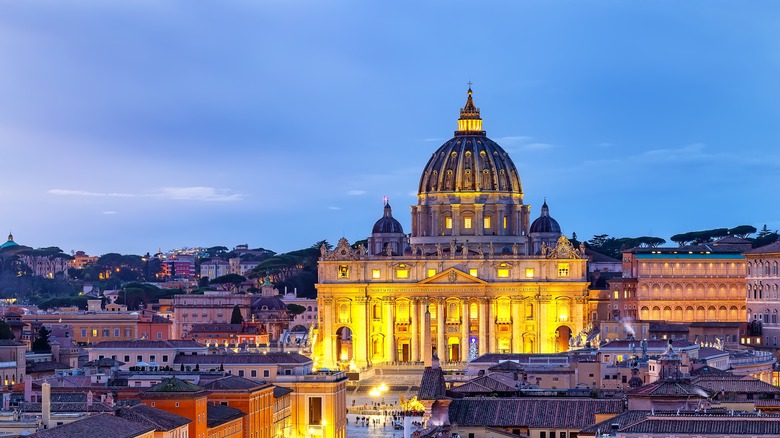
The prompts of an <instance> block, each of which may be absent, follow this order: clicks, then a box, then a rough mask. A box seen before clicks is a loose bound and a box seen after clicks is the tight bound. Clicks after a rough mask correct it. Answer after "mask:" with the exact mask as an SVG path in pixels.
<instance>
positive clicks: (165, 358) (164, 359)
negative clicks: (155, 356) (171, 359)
mask: <svg viewBox="0 0 780 438" xmlns="http://www.w3.org/2000/svg"><path fill="white" fill-rule="evenodd" d="M162 361H163V363H168V355H167V354H163V358H162Z"/></svg>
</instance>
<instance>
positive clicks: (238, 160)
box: [0, 0, 780, 255]
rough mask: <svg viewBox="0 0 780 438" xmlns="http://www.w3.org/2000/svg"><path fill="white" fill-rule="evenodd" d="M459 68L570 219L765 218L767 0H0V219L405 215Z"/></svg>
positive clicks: (59, 226) (777, 205)
mask: <svg viewBox="0 0 780 438" xmlns="http://www.w3.org/2000/svg"><path fill="white" fill-rule="evenodd" d="M469 81H472V82H473V90H474V101H475V103H476V105H477V106H478V107H480V109H481V111H482V118H483V121H484V122H483V127H484V129H485V130H486V131H487V135H488V136H489V137H490V138H492V139H493V140H495V141H496V142H498V143H499V144H500V145H501V146H502V147H503V148H504V149H505V150H506V151H507V152H508V153H509V154H510V157H511V158H512V160H513V161H514V163H515V165H516V166H517V168H518V171H519V172H520V178H521V181H522V184H523V189H524V192H525V198H524V202H525V203H527V204H530V205H531V208H532V218H533V217H536V216H538V215H539V212H540V206H541V204H542V201H543V199H544V198H545V197H546V198H547V201H548V204H549V206H550V214H551V216H553V217H554V218H555V219H556V220H558V222H559V223H560V224H561V227H562V229H563V232H564V233H565V234H567V235H571V233H573V232H576V233H577V236H578V237H579V238H580V239H581V240H582V239H588V238H591V237H592V236H593V235H595V234H609V235H611V236H616V237H636V236H643V235H652V236H658V237H663V238H665V239H667V240H668V239H669V237H670V236H671V235H673V234H677V233H682V232H687V231H693V230H702V229H710V228H720V227H734V226H737V225H742V224H747V225H753V226H755V227H757V228H759V229H760V228H761V227H762V226H763V225H764V224H766V225H767V226H768V228H769V229H778V228H780V202H778V187H780V147H778V145H779V144H780V3H779V2H776V1H755V2H736V1H717V0H716V1H707V2H703V1H684V2H679V1H632V2H624V1H617V0H614V1H585V0H583V1H533V2H531V1H505V2H502V1H488V2H469V1H457V0H455V1H443V0H442V1H423V2H420V1H414V2H412V1H400V0H399V1H394V2H369V1H362V0H360V1H359V0H355V1H338V0H335V1H322V0H318V1H315V0H309V1H307V0H301V1H294V2H291V1H287V0H278V1H270V0H269V1H259V0H256V1H225V2H206V1H166V2H161V1H143V0H130V1H124V0H112V1H110V2H105V1H73V2H60V1H36V0H31V1H24V2H11V1H5V2H0V230H6V229H7V230H9V231H12V232H13V234H14V237H15V240H16V241H17V242H19V243H20V244H24V245H28V246H32V247H44V246H59V247H60V248H62V249H63V250H64V251H66V252H71V251H76V250H83V251H86V252H87V253H88V254H91V255H100V254H103V253H107V252H119V253H123V254H143V253H146V252H152V253H153V252H155V251H157V249H162V250H163V251H166V250H170V249H173V248H180V247H194V246H206V247H207V246H214V245H224V246H227V247H231V248H232V247H233V246H235V245H238V244H248V245H249V246H250V247H252V248H256V247H263V248H267V249H271V250H274V251H277V252H286V251H291V250H295V249H299V248H304V247H308V246H310V245H311V244H313V243H314V242H317V241H319V240H322V239H327V240H328V241H330V242H332V243H335V242H336V241H338V239H339V238H341V237H346V238H347V239H348V240H350V241H355V240H359V239H364V238H366V237H368V235H369V234H370V232H371V227H372V226H373V223H374V222H375V221H376V220H377V219H379V218H380V217H381V215H382V208H383V201H382V199H383V197H384V196H387V197H388V198H389V202H390V204H391V205H392V207H393V212H394V216H395V217H396V218H397V219H399V220H400V221H401V223H402V225H403V226H404V229H405V230H407V232H408V231H410V215H409V206H410V205H412V204H414V203H415V202H416V197H415V194H416V192H417V185H418V183H419V178H420V174H421V172H422V170H423V168H424V166H425V164H426V162H427V160H428V159H429V158H430V156H431V154H432V153H433V152H434V151H435V150H436V149H437V148H438V147H439V146H440V145H441V144H442V143H444V142H445V141H446V140H448V139H449V138H451V137H452V135H453V131H454V130H455V129H456V127H457V124H456V121H457V117H458V110H459V108H461V107H462V106H463V105H464V103H465V98H466V89H467V85H466V84H467V82H469ZM3 232H4V231H3ZM669 243H670V244H673V243H672V242H669Z"/></svg>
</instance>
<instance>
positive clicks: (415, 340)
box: [409, 298, 420, 362]
mask: <svg viewBox="0 0 780 438" xmlns="http://www.w3.org/2000/svg"><path fill="white" fill-rule="evenodd" d="M417 303H418V299H417V298H412V299H411V302H410V303H409V313H410V314H411V317H412V324H411V327H410V330H411V335H412V355H411V361H412V362H419V361H420V356H419V351H420V333H419V331H420V324H419V323H418V316H419V315H420V311H419V310H418V309H417Z"/></svg>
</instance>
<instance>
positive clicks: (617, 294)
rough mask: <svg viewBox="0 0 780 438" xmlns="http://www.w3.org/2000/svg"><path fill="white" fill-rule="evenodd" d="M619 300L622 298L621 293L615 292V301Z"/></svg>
mask: <svg viewBox="0 0 780 438" xmlns="http://www.w3.org/2000/svg"><path fill="white" fill-rule="evenodd" d="M618 298H620V292H618V291H615V299H616V300H617V299H618Z"/></svg>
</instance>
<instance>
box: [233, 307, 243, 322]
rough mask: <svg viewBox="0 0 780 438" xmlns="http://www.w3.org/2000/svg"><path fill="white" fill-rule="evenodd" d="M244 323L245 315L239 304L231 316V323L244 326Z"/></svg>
mask: <svg viewBox="0 0 780 438" xmlns="http://www.w3.org/2000/svg"><path fill="white" fill-rule="evenodd" d="M243 322H244V315H242V314H241V309H240V308H239V307H238V304H236V306H235V307H233V314H232V315H230V323H231V324H242V323H243Z"/></svg>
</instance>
